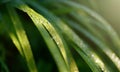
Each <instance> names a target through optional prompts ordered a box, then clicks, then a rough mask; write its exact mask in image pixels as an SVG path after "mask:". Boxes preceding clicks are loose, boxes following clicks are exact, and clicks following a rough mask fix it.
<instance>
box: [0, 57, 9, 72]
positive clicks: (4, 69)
mask: <svg viewBox="0 0 120 72" xmlns="http://www.w3.org/2000/svg"><path fill="white" fill-rule="evenodd" d="M0 66H1V69H2V70H0V71H5V72H9V69H8V67H7V66H6V64H5V63H4V61H3V60H2V59H1V58H0Z"/></svg>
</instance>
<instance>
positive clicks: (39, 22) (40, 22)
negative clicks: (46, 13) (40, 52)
mask: <svg viewBox="0 0 120 72" xmlns="http://www.w3.org/2000/svg"><path fill="white" fill-rule="evenodd" d="M19 8H20V9H21V10H23V11H24V12H26V13H27V14H28V15H29V16H30V18H31V19H32V20H33V22H34V23H35V26H36V27H37V28H38V30H39V31H40V33H41V34H42V36H43V38H44V40H45V42H46V43H47V45H48V47H49V50H50V51H51V53H52V55H53V57H54V58H55V60H56V63H57V65H58V68H59V70H60V72H67V71H69V70H68V68H67V65H66V63H65V61H64V58H65V53H64V51H63V50H62V49H61V50H62V51H63V55H64V58H63V56H61V52H60V51H59V49H58V47H59V46H61V45H59V42H61V40H60V39H55V42H56V43H57V46H58V47H57V46H56V44H55V43H54V41H53V39H52V38H51V37H50V35H49V33H48V32H47V30H46V29H49V30H52V31H51V32H50V33H54V32H55V31H53V29H51V26H50V25H48V24H50V23H49V22H48V21H47V20H46V19H45V18H43V17H42V16H41V15H40V14H38V13H36V12H35V11H34V10H32V9H31V8H29V7H28V6H26V5H23V6H20V7H19ZM46 27H47V28H46ZM55 36H57V37H58V35H56V34H55ZM61 43H62V42H61ZM60 48H61V47H60Z"/></svg>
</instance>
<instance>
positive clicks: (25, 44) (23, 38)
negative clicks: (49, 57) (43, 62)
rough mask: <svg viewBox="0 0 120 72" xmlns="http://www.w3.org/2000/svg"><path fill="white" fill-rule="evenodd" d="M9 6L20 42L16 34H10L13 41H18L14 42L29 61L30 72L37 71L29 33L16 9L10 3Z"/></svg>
mask: <svg viewBox="0 0 120 72" xmlns="http://www.w3.org/2000/svg"><path fill="white" fill-rule="evenodd" d="M7 8H8V12H9V15H10V17H11V19H12V22H13V25H14V27H13V28H14V29H15V32H16V34H17V37H18V40H19V42H20V44H19V42H18V40H17V39H16V37H15V36H14V35H12V34H10V36H11V38H12V39H13V41H16V42H14V43H15V44H16V46H17V47H18V50H19V51H20V53H21V54H24V57H25V59H26V61H27V65H28V68H29V71H30V72H37V68H36V65H35V61H34V57H33V54H32V50H31V47H30V44H29V41H28V39H27V35H26V33H25V31H24V29H23V27H22V23H21V22H20V20H19V18H18V15H17V13H16V12H15V10H14V9H13V8H12V7H10V5H8V6H7ZM20 45H21V49H20ZM22 51H23V53H22Z"/></svg>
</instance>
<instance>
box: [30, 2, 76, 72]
mask: <svg viewBox="0 0 120 72" xmlns="http://www.w3.org/2000/svg"><path fill="white" fill-rule="evenodd" d="M28 3H29V4H30V5H31V6H33V7H34V8H36V10H37V11H38V12H41V11H43V12H44V13H45V14H46V15H47V13H46V10H45V9H44V8H43V7H41V6H40V5H38V4H37V3H34V2H30V1H28ZM52 24H53V26H54V28H56V30H57V32H58V33H59V32H60V30H58V27H57V26H56V25H55V24H54V23H52ZM60 36H61V34H60ZM61 39H62V38H61ZM62 41H63V44H64V45H65V48H66V52H67V57H68V62H69V65H70V69H71V72H74V71H75V72H78V69H77V66H76V63H75V61H74V59H73V57H72V55H71V53H70V51H69V49H68V48H67V46H66V44H65V42H64V40H63V39H62Z"/></svg>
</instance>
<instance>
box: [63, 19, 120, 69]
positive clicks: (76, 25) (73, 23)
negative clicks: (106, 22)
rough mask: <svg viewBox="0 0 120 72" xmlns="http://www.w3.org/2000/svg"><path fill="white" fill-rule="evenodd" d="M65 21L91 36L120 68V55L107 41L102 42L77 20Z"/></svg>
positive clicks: (88, 36)
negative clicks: (118, 55)
mask: <svg viewBox="0 0 120 72" xmlns="http://www.w3.org/2000/svg"><path fill="white" fill-rule="evenodd" d="M65 21H67V22H68V24H69V25H70V26H71V27H72V28H74V29H76V30H77V31H78V32H82V33H83V34H84V35H85V36H86V37H87V38H89V39H90V40H91V41H93V42H94V43H95V44H96V45H98V47H99V48H100V50H102V51H103V52H104V53H105V54H106V55H107V56H108V57H109V58H110V59H111V60H112V61H113V63H114V64H115V65H116V66H117V68H118V69H119V70H120V65H119V62H120V59H119V57H117V55H116V54H115V53H114V52H113V51H112V50H111V49H110V48H109V47H108V46H107V45H105V43H103V42H101V41H100V40H99V39H98V38H96V37H95V36H93V35H92V34H91V33H89V32H88V31H86V30H85V29H84V28H82V27H80V26H79V25H78V24H76V23H75V22H73V21H69V20H67V19H66V20H65ZM106 65H107V64H106Z"/></svg>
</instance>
